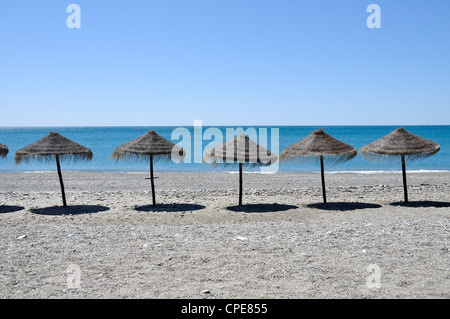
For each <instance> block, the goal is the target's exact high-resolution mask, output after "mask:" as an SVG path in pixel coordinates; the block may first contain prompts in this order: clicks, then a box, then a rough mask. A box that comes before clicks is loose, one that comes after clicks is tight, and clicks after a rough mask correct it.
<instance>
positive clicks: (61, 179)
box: [55, 155, 67, 207]
mask: <svg viewBox="0 0 450 319" xmlns="http://www.w3.org/2000/svg"><path fill="white" fill-rule="evenodd" d="M55 157H56V167H57V168H58V176H59V183H60V184H61V194H62V200H63V206H64V207H66V206H67V203H66V192H65V191H64V182H63V178H62V173H61V164H60V163H59V155H55Z"/></svg>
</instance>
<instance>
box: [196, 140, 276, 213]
mask: <svg viewBox="0 0 450 319" xmlns="http://www.w3.org/2000/svg"><path fill="white" fill-rule="evenodd" d="M277 160H278V156H277V155H276V154H274V153H272V152H271V151H269V150H268V149H266V148H265V147H263V146H261V145H259V144H258V143H256V142H255V141H253V140H252V139H250V138H249V137H248V136H247V135H245V133H241V134H239V135H238V136H236V137H235V138H232V139H230V140H228V141H226V142H225V143H222V144H220V145H217V146H215V147H213V148H211V149H209V150H206V151H205V154H204V156H203V161H204V162H206V163H210V164H213V165H216V164H225V165H227V164H231V163H239V206H241V205H242V166H243V165H250V166H268V165H272V164H273V163H275V162H276V161H277Z"/></svg>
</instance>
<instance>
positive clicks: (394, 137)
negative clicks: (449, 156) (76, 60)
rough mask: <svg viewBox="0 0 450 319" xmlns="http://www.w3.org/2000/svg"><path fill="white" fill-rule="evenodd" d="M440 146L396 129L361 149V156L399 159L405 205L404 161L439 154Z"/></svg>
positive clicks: (406, 196)
mask: <svg viewBox="0 0 450 319" xmlns="http://www.w3.org/2000/svg"><path fill="white" fill-rule="evenodd" d="M439 150H440V146H439V145H438V144H437V143H435V142H433V141H430V140H427V139H424V138H422V137H420V136H417V135H415V134H412V133H410V132H408V131H406V130H405V129H404V128H398V129H396V130H395V131H393V132H391V133H389V134H388V135H386V136H384V137H382V138H380V139H378V140H376V141H374V142H372V143H370V144H369V145H366V146H364V147H363V148H361V154H362V155H363V156H364V157H365V158H369V159H374V160H377V159H387V160H389V159H391V160H392V159H393V160H396V159H401V161H402V173H403V189H404V194H405V203H408V189H407V184H406V164H405V160H409V161H413V160H417V159H421V158H427V157H429V156H431V155H434V154H436V153H437V152H439Z"/></svg>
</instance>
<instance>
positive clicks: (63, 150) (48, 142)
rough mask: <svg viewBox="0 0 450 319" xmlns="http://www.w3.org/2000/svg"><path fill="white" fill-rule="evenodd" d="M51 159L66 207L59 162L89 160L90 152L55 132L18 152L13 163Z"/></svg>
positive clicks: (90, 157)
mask: <svg viewBox="0 0 450 319" xmlns="http://www.w3.org/2000/svg"><path fill="white" fill-rule="evenodd" d="M53 157H55V159H56V167H57V169H58V176H59V182H60V184H61V194H62V199H63V206H64V207H66V206H67V203H66V194H65V191H64V182H63V178H62V174H61V164H60V160H74V161H76V160H91V159H92V151H91V150H90V149H88V148H86V147H84V146H82V145H80V144H78V143H75V142H73V141H71V140H69V139H68V138H66V137H64V136H62V135H60V134H58V133H56V132H50V134H48V135H47V136H45V137H43V138H41V139H40V140H39V141H37V142H35V143H33V144H31V145H28V146H26V147H24V148H22V149H20V150H18V151H17V152H16V157H15V161H16V164H19V163H21V162H29V161H30V160H33V159H35V160H39V161H41V160H44V161H50V160H52V159H53Z"/></svg>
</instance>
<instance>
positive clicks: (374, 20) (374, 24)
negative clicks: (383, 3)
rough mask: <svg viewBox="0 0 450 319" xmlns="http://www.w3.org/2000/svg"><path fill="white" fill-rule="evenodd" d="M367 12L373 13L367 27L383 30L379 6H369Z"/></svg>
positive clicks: (367, 21) (369, 17) (368, 18)
mask: <svg viewBox="0 0 450 319" xmlns="http://www.w3.org/2000/svg"><path fill="white" fill-rule="evenodd" d="M366 11H367V12H369V13H371V14H370V15H369V16H368V17H367V20H366V24H367V27H368V28H369V29H374V28H375V29H380V28H381V8H380V6H379V5H378V4H374V3H373V4H369V6H367V9H366Z"/></svg>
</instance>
